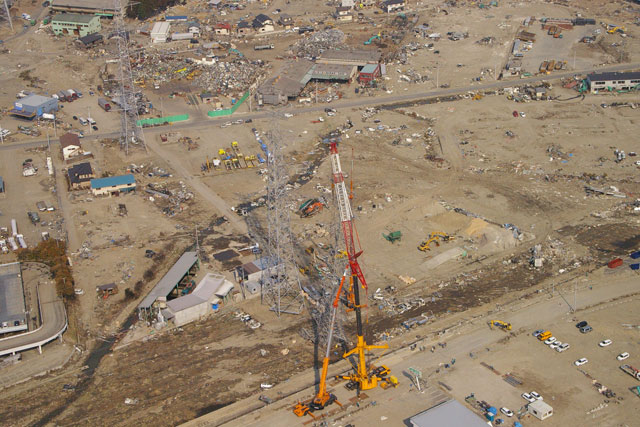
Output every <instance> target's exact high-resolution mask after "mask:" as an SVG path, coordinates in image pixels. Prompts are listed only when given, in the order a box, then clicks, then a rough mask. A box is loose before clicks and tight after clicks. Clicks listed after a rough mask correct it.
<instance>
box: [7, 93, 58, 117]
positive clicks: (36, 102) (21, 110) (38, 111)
mask: <svg viewBox="0 0 640 427" xmlns="http://www.w3.org/2000/svg"><path fill="white" fill-rule="evenodd" d="M56 111H58V100H57V99H55V98H48V97H46V96H42V95H34V94H32V95H29V96H27V97H25V98H22V99H21V100H20V101H16V102H14V103H13V108H12V109H11V110H9V114H13V115H14V116H19V117H22V118H25V119H33V118H34V117H42V115H43V114H45V113H54V112H56Z"/></svg>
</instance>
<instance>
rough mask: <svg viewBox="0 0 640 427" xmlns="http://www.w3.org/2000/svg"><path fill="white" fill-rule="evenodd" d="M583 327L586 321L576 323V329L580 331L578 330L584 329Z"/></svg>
mask: <svg viewBox="0 0 640 427" xmlns="http://www.w3.org/2000/svg"><path fill="white" fill-rule="evenodd" d="M585 326H587V321H586V320H583V321H581V322H578V323H576V328H578V329H580V328H584V327H585Z"/></svg>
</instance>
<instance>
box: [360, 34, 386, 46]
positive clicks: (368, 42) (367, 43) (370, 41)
mask: <svg viewBox="0 0 640 427" xmlns="http://www.w3.org/2000/svg"><path fill="white" fill-rule="evenodd" d="M380 36H381V33H378V34H374V35H373V36H371V38H370V39H369V40H367V41H365V42H364V44H365V46H368V45H370V44H371V43H373V41H374V40H376V39H377V40H382V38H381V37H380Z"/></svg>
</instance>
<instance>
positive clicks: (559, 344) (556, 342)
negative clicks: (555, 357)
mask: <svg viewBox="0 0 640 427" xmlns="http://www.w3.org/2000/svg"><path fill="white" fill-rule="evenodd" d="M561 345H562V343H561V342H560V341H554V342H552V343H551V345H549V348H551V349H553V350H555V349H556V348H558V347H560V346H561Z"/></svg>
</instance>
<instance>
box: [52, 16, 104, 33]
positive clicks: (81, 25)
mask: <svg viewBox="0 0 640 427" xmlns="http://www.w3.org/2000/svg"><path fill="white" fill-rule="evenodd" d="M51 29H52V30H53V34H55V35H56V36H59V35H67V34H73V35H75V36H78V37H84V36H86V35H89V34H93V33H97V32H98V31H100V30H101V29H102V26H101V25H100V17H99V16H96V15H80V14H77V13H61V14H60V15H56V16H54V17H53V19H52V20H51Z"/></svg>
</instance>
